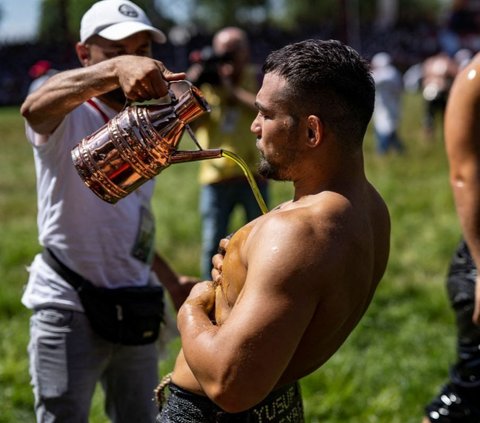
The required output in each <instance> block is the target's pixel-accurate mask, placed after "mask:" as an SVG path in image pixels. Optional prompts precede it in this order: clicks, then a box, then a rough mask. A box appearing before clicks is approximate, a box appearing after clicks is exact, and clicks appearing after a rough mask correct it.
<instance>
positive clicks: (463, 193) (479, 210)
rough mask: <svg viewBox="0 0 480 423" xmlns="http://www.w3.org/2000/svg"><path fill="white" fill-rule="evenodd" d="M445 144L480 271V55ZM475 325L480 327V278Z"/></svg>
mask: <svg viewBox="0 0 480 423" xmlns="http://www.w3.org/2000/svg"><path fill="white" fill-rule="evenodd" d="M445 144H446V149H447V156H448V160H449V165H450V183H451V186H452V190H453V194H454V198H455V205H456V209H457V214H458V216H459V219H460V224H461V226H462V230H463V235H464V237H465V240H466V241H467V244H468V247H469V249H470V252H471V254H472V257H473V260H474V262H475V264H476V267H477V269H480V55H477V56H476V58H475V59H474V60H473V61H472V63H471V64H470V65H469V66H468V67H467V68H465V69H464V70H463V71H462V72H461V73H460V74H459V75H458V77H457V78H456V80H455V83H454V85H453V87H452V90H451V92H450V97H449V101H448V105H447V109H446V114H445ZM473 321H474V323H476V324H477V325H480V277H478V276H477V284H476V298H475V311H474V315H473Z"/></svg>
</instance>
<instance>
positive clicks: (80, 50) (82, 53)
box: [75, 43, 90, 66]
mask: <svg viewBox="0 0 480 423" xmlns="http://www.w3.org/2000/svg"><path fill="white" fill-rule="evenodd" d="M75 51H76V52H77V57H78V60H80V63H81V64H82V65H83V66H88V65H89V64H90V49H89V48H88V47H87V46H86V45H85V44H83V43H77V44H76V45H75Z"/></svg>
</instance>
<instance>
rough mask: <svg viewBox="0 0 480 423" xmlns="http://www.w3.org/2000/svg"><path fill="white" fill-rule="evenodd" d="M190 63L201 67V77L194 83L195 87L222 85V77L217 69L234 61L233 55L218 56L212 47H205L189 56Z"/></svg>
mask: <svg viewBox="0 0 480 423" xmlns="http://www.w3.org/2000/svg"><path fill="white" fill-rule="evenodd" d="M189 59H190V63H192V64H193V65H199V66H200V68H201V71H200V73H199V75H198V76H197V77H196V78H195V80H194V81H192V82H193V83H194V84H195V85H197V86H200V85H202V84H205V83H207V84H211V85H220V83H221V82H220V76H219V75H218V70H217V67H218V65H220V64H224V63H229V62H232V61H233V54H232V53H225V54H223V55H217V54H215V52H214V51H213V48H212V47H211V46H206V47H203V48H202V49H201V50H194V51H192V52H191V53H190V56H189Z"/></svg>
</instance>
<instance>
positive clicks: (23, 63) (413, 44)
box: [0, 22, 455, 106]
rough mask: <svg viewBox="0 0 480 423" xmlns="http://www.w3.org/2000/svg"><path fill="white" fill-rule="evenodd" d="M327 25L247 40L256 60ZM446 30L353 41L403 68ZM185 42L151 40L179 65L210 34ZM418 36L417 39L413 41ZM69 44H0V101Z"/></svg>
mask: <svg viewBox="0 0 480 423" xmlns="http://www.w3.org/2000/svg"><path fill="white" fill-rule="evenodd" d="M335 31H336V30H335V28H334V27H333V26H331V27H329V26H326V25H322V26H321V27H320V26H319V27H317V28H309V29H305V28H304V29H303V31H301V32H300V31H297V32H295V33H286V32H281V31H280V30H277V29H273V28H268V29H261V30H259V29H255V30H253V31H249V34H248V35H249V38H250V41H251V46H252V52H251V54H252V60H253V62H255V63H262V61H263V59H264V58H265V57H266V55H267V54H268V53H269V52H270V51H271V50H272V49H276V48H280V47H281V46H283V45H285V44H286V43H288V42H291V41H296V40H298V39H305V38H321V39H329V38H338V37H339V36H338V33H336V32H335ZM446 34H448V32H445V30H440V29H439V28H437V27H436V26H435V25H432V24H428V23H426V22H423V23H417V24H415V25H409V26H403V27H397V28H395V29H393V30H392V29H386V30H381V29H378V28H374V27H372V26H371V25H369V26H365V27H363V28H361V29H360V46H354V47H356V48H357V49H358V50H359V52H360V53H361V54H362V55H363V56H364V57H366V58H368V59H371V58H372V57H373V56H374V55H375V54H376V53H378V52H379V51H385V52H388V53H389V54H390V55H391V57H392V58H393V61H394V62H395V63H396V65H397V66H398V67H399V69H400V71H402V72H405V71H406V70H407V69H408V68H409V67H410V66H412V65H414V64H416V63H419V62H421V61H422V60H424V59H425V58H426V57H428V56H430V55H432V54H433V53H435V52H436V51H437V50H438V49H439V48H440V47H441V44H442V42H444V40H445V43H448V46H449V48H450V49H452V48H454V47H452V46H453V44H452V43H455V39H454V37H452V36H448V35H446ZM188 38H189V39H188V42H186V43H185V44H182V45H178V43H176V45H173V44H172V43H171V42H168V43H166V44H164V45H161V46H156V51H154V53H155V55H156V56H157V57H161V58H162V61H163V62H164V63H166V64H167V66H169V67H170V68H171V69H173V70H184V69H185V67H186V66H188V65H189V56H191V53H192V52H193V51H196V50H199V49H201V48H202V47H204V46H207V45H209V44H210V42H211V36H209V35H207V34H197V35H195V36H190V37H188ZM419 40H421V42H419ZM72 50H73V49H72V48H71V46H70V45H43V44H39V43H22V44H0V61H1V63H2V64H4V65H6V66H2V67H0V106H4V105H17V104H20V103H21V102H22V100H23V99H24V98H25V96H26V94H27V92H28V87H29V84H30V83H31V82H32V79H33V78H32V75H31V71H32V67H33V66H35V65H36V63H37V62H38V61H40V60H46V61H48V62H50V64H51V66H52V67H53V68H55V69H57V70H64V69H69V68H72V67H75V66H77V65H78V62H77V59H76V57H75V56H74V54H72Z"/></svg>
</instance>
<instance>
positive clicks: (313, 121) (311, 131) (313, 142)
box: [307, 115, 324, 148]
mask: <svg viewBox="0 0 480 423" xmlns="http://www.w3.org/2000/svg"><path fill="white" fill-rule="evenodd" d="M307 132H308V134H307V145H308V146H309V147H312V148H313V147H317V146H319V145H320V144H321V143H322V141H323V137H324V125H323V122H322V120H321V119H320V118H319V117H318V116H316V115H310V116H308V117H307Z"/></svg>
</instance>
